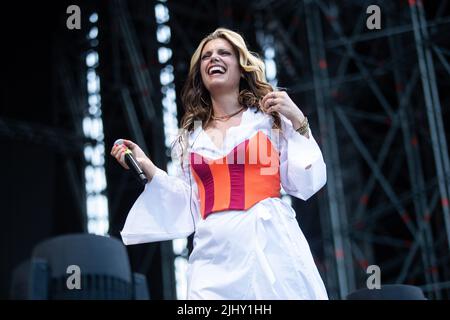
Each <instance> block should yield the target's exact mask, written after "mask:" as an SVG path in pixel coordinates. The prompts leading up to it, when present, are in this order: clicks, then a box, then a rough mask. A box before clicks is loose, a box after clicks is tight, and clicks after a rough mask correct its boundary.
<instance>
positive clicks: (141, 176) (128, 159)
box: [114, 139, 148, 185]
mask: <svg viewBox="0 0 450 320" xmlns="http://www.w3.org/2000/svg"><path fill="white" fill-rule="evenodd" d="M114 144H118V145H125V144H124V143H123V139H117V140H116V142H114ZM125 148H126V150H125V156H124V157H125V163H126V164H127V166H128V167H129V168H130V169H131V171H133V173H134V175H135V176H136V178H137V179H138V180H139V181H140V182H141V183H142V185H145V184H146V183H147V182H148V179H147V177H146V176H145V173H144V171H143V170H142V169H141V167H140V166H139V164H138V162H137V161H136V159H134V156H133V153H132V152H131V150H130V149H128V147H127V146H126V145H125Z"/></svg>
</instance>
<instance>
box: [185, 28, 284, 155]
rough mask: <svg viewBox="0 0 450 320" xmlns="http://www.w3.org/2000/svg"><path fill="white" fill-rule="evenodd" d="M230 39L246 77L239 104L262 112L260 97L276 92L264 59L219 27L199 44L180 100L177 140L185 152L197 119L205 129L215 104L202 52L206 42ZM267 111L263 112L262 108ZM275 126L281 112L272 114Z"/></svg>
mask: <svg viewBox="0 0 450 320" xmlns="http://www.w3.org/2000/svg"><path fill="white" fill-rule="evenodd" d="M218 38H221V39H225V40H227V41H228V42H229V43H230V44H231V45H232V47H233V48H234V50H235V51H236V53H237V56H238V60H239V65H240V68H241V72H242V75H243V77H241V80H240V83H239V97H238V101H239V104H241V105H243V106H246V107H251V106H254V107H256V108H257V109H259V110H261V111H263V110H262V109H261V107H260V101H261V99H262V98H263V97H264V96H265V95H266V94H267V93H269V92H271V91H274V89H273V88H272V86H271V85H270V84H269V83H268V82H267V80H266V76H265V66H264V62H263V61H262V60H261V59H260V58H259V57H258V55H257V54H256V53H253V52H251V51H249V50H248V49H247V45H246V44H245V41H244V39H243V38H242V36H241V35H240V34H238V33H236V32H234V31H231V30H229V29H225V28H218V29H216V30H215V31H214V32H213V33H211V34H209V35H208V36H206V37H205V38H204V39H203V40H202V41H201V42H200V44H199V45H198V47H197V49H196V50H195V52H194V54H193V55H192V58H191V63H190V68H189V74H188V77H187V80H186V82H185V84H184V86H183V89H182V92H181V101H182V103H183V107H184V110H185V113H184V115H183V117H182V119H181V126H180V127H181V132H182V133H181V134H180V135H179V137H178V139H177V141H178V142H179V143H180V144H181V146H182V148H181V150H182V151H181V152H182V154H183V152H184V150H185V149H186V144H187V135H188V134H189V133H190V132H192V131H193V130H194V121H201V123H202V125H203V126H204V128H205V127H206V126H207V125H208V124H209V123H210V121H211V115H212V103H211V98H210V95H209V92H208V90H207V89H206V88H205V86H204V84H203V81H202V78H201V74H200V55H201V53H202V50H203V48H204V46H205V44H206V43H207V42H208V41H211V40H214V39H218ZM263 112H264V111H263ZM271 116H272V117H273V120H274V122H273V128H274V129H280V130H281V119H280V115H279V114H278V113H272V114H271Z"/></svg>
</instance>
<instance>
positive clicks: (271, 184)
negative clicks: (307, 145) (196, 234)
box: [190, 131, 280, 219]
mask: <svg viewBox="0 0 450 320" xmlns="http://www.w3.org/2000/svg"><path fill="white" fill-rule="evenodd" d="M190 161H191V170H192V174H193V176H194V178H195V182H196V183H197V187H198V193H199V198H200V199H199V200H200V207H201V214H202V217H203V219H205V218H206V217H207V216H208V215H209V214H211V213H214V212H218V211H224V210H247V209H249V208H250V207H252V206H253V205H255V204H256V203H257V202H259V201H261V200H264V199H266V198H271V197H280V171H279V167H280V157H279V152H278V151H277V150H276V148H275V147H274V146H273V144H272V142H271V141H270V139H269V137H267V135H265V134H264V133H263V132H262V131H258V132H257V133H256V134H255V135H254V136H253V137H251V138H249V139H247V140H245V141H243V142H241V143H240V144H239V145H237V146H236V147H234V148H233V150H231V151H230V152H229V153H228V154H227V155H226V156H225V157H223V158H220V159H215V160H212V159H208V158H205V157H203V156H201V155H200V154H198V153H195V152H191V153H190Z"/></svg>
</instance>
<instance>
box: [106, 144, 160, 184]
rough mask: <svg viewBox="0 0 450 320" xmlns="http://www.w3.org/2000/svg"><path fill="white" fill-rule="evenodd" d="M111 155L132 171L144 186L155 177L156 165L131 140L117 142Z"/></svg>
mask: <svg viewBox="0 0 450 320" xmlns="http://www.w3.org/2000/svg"><path fill="white" fill-rule="evenodd" d="M111 155H112V156H113V157H114V158H116V160H117V162H119V164H120V165H121V166H122V167H124V168H125V169H127V170H129V169H131V170H132V172H133V173H134V174H135V176H136V177H137V179H138V180H139V181H140V182H141V183H142V184H143V185H145V184H146V183H147V182H148V180H149V179H151V178H152V177H153V174H154V172H155V170H156V167H155V165H154V164H153V162H152V161H151V160H150V159H149V158H148V157H147V156H146V155H145V153H144V152H143V151H142V149H141V148H140V147H139V146H138V145H137V144H135V143H133V142H131V141H129V140H125V139H118V140H116V142H114V146H113V148H112V150H111Z"/></svg>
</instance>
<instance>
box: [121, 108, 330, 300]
mask: <svg viewBox="0 0 450 320" xmlns="http://www.w3.org/2000/svg"><path fill="white" fill-rule="evenodd" d="M255 111H256V109H255V108H248V109H247V110H246V111H245V112H244V113H243V115H242V120H241V123H240V125H239V126H237V127H232V128H230V129H229V130H228V131H227V135H226V137H225V140H224V143H223V147H222V148H221V149H219V148H218V147H217V146H216V145H215V144H214V143H213V142H212V140H211V139H210V138H209V136H208V135H207V134H206V133H205V132H204V131H203V130H202V129H201V127H199V128H197V129H196V130H194V131H193V132H192V133H191V134H190V136H189V145H190V146H191V151H193V152H196V153H198V154H200V155H202V156H203V157H206V158H209V159H218V158H222V157H224V156H226V155H227V154H228V153H229V152H230V151H231V150H232V149H233V148H234V147H235V146H236V145H238V144H239V143H241V142H242V141H244V140H246V139H249V138H251V137H252V136H253V135H254V134H255V133H256V132H257V131H259V130H260V131H263V132H264V133H265V134H266V135H267V136H269V137H271V141H272V144H274V145H275V146H276V149H277V150H278V151H279V153H280V181H281V185H282V187H283V189H284V190H285V191H286V193H288V194H290V195H292V196H295V197H297V198H300V199H303V200H307V199H308V198H310V197H311V196H312V195H313V194H315V193H316V192H317V191H318V190H319V189H320V188H322V187H323V186H324V185H325V183H326V166H325V163H324V161H323V157H322V153H321V151H320V148H319V146H318V145H317V143H316V141H315V140H314V137H313V136H312V134H311V132H310V138H309V139H307V138H306V137H304V136H302V135H300V134H299V133H297V132H295V131H294V129H293V128H292V124H291V122H290V121H289V120H287V119H286V118H285V117H283V116H281V118H282V129H283V132H282V134H281V136H280V138H279V139H277V138H276V136H274V135H273V132H272V131H271V130H272V123H273V120H272V118H271V117H270V116H268V115H266V114H264V113H262V112H260V111H259V112H255ZM272 137H273V138H272ZM179 171H180V172H179V174H178V175H177V176H169V175H167V173H166V172H165V171H163V170H160V169H158V170H157V172H156V174H155V176H154V177H153V178H152V180H151V181H150V182H149V183H147V185H146V186H145V188H144V191H143V192H142V193H141V195H140V196H139V197H138V199H137V200H136V202H135V203H134V205H133V207H132V208H131V210H130V212H129V214H128V217H127V220H126V222H125V226H124V228H123V230H122V232H121V235H122V239H123V242H124V243H125V244H126V245H130V244H137V243H144V242H154V241H163V240H170V239H177V238H185V237H187V236H189V235H190V234H192V233H193V232H195V234H194V249H193V251H192V253H191V255H190V257H189V266H188V286H187V287H188V292H187V298H188V299H235V300H241V299H328V296H327V292H326V289H325V286H324V284H323V282H322V279H321V277H320V274H319V272H318V270H317V267H316V265H315V263H314V260H313V257H312V254H311V251H310V248H309V245H308V242H307V240H306V239H305V237H304V235H303V233H302V231H301V229H300V227H299V225H298V222H297V220H296V218H295V216H296V213H295V211H294V210H293V208H292V207H291V206H290V205H288V204H286V203H285V202H283V201H282V200H281V199H279V198H267V199H265V200H263V201H260V202H258V203H257V204H255V205H254V206H253V207H251V208H249V209H248V210H246V211H237V210H228V211H222V212H215V213H212V214H210V215H208V216H207V218H206V219H202V218H201V214H200V209H199V208H200V205H199V200H198V199H199V198H198V189H197V186H196V183H195V180H194V178H193V176H192V173H191V171H190V170H189V169H188V170H185V171H184V173H183V171H182V170H181V169H180V170H179Z"/></svg>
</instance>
